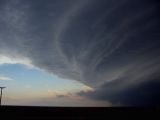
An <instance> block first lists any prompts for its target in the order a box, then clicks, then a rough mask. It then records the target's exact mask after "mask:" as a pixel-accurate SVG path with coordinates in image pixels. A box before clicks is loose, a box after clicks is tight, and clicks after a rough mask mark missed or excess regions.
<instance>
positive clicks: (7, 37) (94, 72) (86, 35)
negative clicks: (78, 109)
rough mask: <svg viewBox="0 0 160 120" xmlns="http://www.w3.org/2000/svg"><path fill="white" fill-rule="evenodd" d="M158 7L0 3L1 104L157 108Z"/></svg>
mask: <svg viewBox="0 0 160 120" xmlns="http://www.w3.org/2000/svg"><path fill="white" fill-rule="evenodd" d="M159 8H160V2H159V1H158V0H0V26H1V27H0V86H6V87H7V88H5V89H4V90H3V93H4V94H3V101H2V102H3V104H5V105H29V106H102V107H110V106H160V47H159V46H160V9H159Z"/></svg>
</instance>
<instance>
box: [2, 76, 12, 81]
mask: <svg viewBox="0 0 160 120" xmlns="http://www.w3.org/2000/svg"><path fill="white" fill-rule="evenodd" d="M1 80H2V81H12V80H13V79H12V78H10V77H8V76H4V75H0V81H1Z"/></svg>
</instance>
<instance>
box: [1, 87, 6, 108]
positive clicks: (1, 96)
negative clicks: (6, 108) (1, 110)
mask: <svg viewBox="0 0 160 120" xmlns="http://www.w3.org/2000/svg"><path fill="white" fill-rule="evenodd" d="M4 88H6V87H0V89H1V95H0V106H1V105H2V104H1V102H2V90H3V89H4Z"/></svg>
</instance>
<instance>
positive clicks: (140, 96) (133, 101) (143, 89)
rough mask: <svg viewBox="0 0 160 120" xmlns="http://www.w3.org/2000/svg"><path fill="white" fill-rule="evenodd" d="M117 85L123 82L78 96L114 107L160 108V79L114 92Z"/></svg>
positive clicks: (81, 93)
mask: <svg viewBox="0 0 160 120" xmlns="http://www.w3.org/2000/svg"><path fill="white" fill-rule="evenodd" d="M116 84H121V81H118V82H116V83H111V84H105V85H103V86H102V87H100V88H98V89H96V90H95V91H93V92H80V93H78V94H79V95H81V96H86V97H89V98H92V99H96V100H104V101H107V100H108V101H111V102H112V103H113V106H160V102H159V101H160V79H153V80H150V81H148V82H145V83H143V84H139V85H136V86H132V87H129V88H127V89H124V90H116V91H114V90H113V89H114V88H116Z"/></svg>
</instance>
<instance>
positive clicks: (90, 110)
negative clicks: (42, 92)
mask: <svg viewBox="0 0 160 120" xmlns="http://www.w3.org/2000/svg"><path fill="white" fill-rule="evenodd" d="M140 116H145V117H147V118H149V117H150V118H151V119H153V118H157V117H159V116H160V108H156V107H154V108H147V107H143V108H135V107H134V108H133V107H132V108H129V107H123V108H122V107H114V108H106V107H33V106H32V107H31V106H0V120H1V118H4V119H7V118H10V119H13V120H15V119H23V120H25V119H34V120H35V119H44V120H52V119H54V120H61V119H63V120H66V119H67V120H86V119H98V120H101V119H104V118H105V119H106V118H115V117H116V118H118V119H121V117H122V118H127V119H130V118H134V117H138V118H139V117H140Z"/></svg>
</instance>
